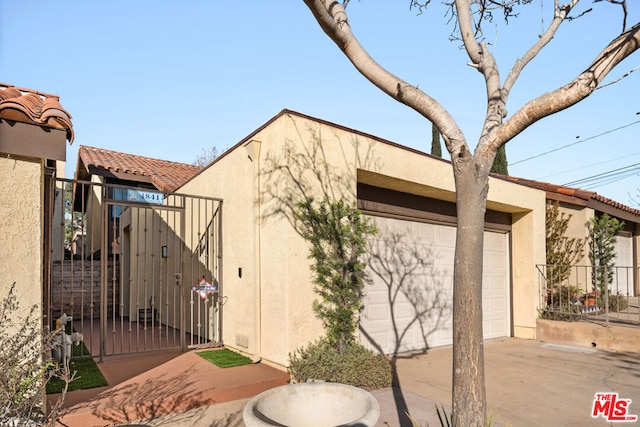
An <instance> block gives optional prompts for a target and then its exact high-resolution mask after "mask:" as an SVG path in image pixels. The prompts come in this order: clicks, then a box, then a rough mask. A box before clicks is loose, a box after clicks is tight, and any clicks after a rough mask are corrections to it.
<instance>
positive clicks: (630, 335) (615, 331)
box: [536, 319, 640, 353]
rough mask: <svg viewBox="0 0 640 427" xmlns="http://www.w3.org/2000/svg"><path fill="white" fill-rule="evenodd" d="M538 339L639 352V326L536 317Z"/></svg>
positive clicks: (601, 348) (602, 348)
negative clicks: (606, 324) (563, 320)
mask: <svg viewBox="0 0 640 427" xmlns="http://www.w3.org/2000/svg"><path fill="white" fill-rule="evenodd" d="M536 339H537V340H538V341H544V342H550V343H556V344H568V345H576V346H580V347H593V348H597V349H600V350H610V351H618V352H632V353H640V327H627V326H614V325H611V326H609V327H607V326H605V325H600V324H597V323H589V322H562V321H557V320H545V319H538V321H537V334H536Z"/></svg>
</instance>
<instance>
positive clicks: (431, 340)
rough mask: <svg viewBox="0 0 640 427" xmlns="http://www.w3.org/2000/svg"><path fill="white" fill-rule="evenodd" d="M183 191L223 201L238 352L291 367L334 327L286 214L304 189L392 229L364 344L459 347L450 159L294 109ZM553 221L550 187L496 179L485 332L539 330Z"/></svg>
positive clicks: (378, 239)
mask: <svg viewBox="0 0 640 427" xmlns="http://www.w3.org/2000/svg"><path fill="white" fill-rule="evenodd" d="M179 191H180V192H182V193H186V194H196V195H208V196H216V197H219V198H221V199H223V200H224V216H223V223H222V229H223V230H224V233H223V242H222V244H223V247H224V256H223V263H222V277H224V286H223V298H224V301H225V303H224V316H223V320H224V321H223V331H222V338H223V340H224V344H225V345H226V346H229V347H232V348H235V349H238V350H241V351H244V352H246V353H248V354H250V355H252V356H254V357H255V358H262V359H263V360H265V361H268V362H270V363H273V364H276V365H281V366H286V365H287V363H288V355H289V353H290V352H293V351H294V350H296V349H297V348H299V347H301V346H305V345H307V344H308V343H309V342H311V341H313V340H314V339H316V338H318V337H319V336H320V335H322V333H323V329H322V325H321V323H320V321H319V320H318V319H317V318H316V317H315V315H314V313H313V311H312V308H311V307H312V301H313V299H314V298H316V295H315V294H314V292H313V286H312V277H311V271H310V268H309V266H310V260H309V259H308V253H309V247H308V244H307V243H306V242H305V241H304V240H303V239H302V238H301V237H300V235H299V234H298V233H297V232H296V231H295V228H294V226H293V224H295V220H294V219H293V218H292V217H291V216H290V215H287V213H290V208H291V206H292V204H294V203H296V202H298V201H300V200H302V195H303V194H306V195H308V196H313V197H315V198H316V199H319V198H322V197H324V196H325V195H329V196H331V197H334V198H342V199H344V200H345V201H347V202H349V203H353V204H356V203H357V205H358V206H359V208H360V209H361V210H362V211H363V212H364V213H365V214H366V215H367V216H368V217H369V218H371V220H372V221H374V222H375V223H376V225H377V226H378V228H379V230H380V232H379V233H378V235H376V236H374V237H373V238H371V239H370V244H371V251H372V252H371V256H372V258H370V259H369V260H368V261H369V268H368V275H369V281H370V282H369V284H368V285H367V286H366V287H365V291H364V297H363V298H364V300H363V303H364V310H363V312H362V313H361V316H360V320H361V340H362V341H363V343H365V345H367V346H369V347H371V348H376V349H378V350H379V351H382V352H384V353H394V352H399V351H406V350H424V349H426V348H429V347H434V346H439V345H447V344H450V343H451V342H452V333H451V328H452V326H451V294H452V273H453V252H454V242H455V234H456V229H455V224H456V210H455V188H454V180H453V174H452V172H451V165H450V164H449V162H447V161H444V160H442V159H440V158H435V157H433V156H430V155H428V154H425V153H422V152H419V151H417V150H413V149H410V148H407V147H403V146H400V145H398V144H395V143H392V142H390V141H386V140H383V139H381V138H378V137H375V136H372V135H368V134H365V133H362V132H358V131H355V130H353V129H348V128H345V127H343V126H340V125H336V124H333V123H329V122H327V121H324V120H319V119H316V118H313V117H309V116H306V115H303V114H300V113H297V112H294V111H288V110H284V111H282V112H281V113H279V114H278V115H276V116H275V117H274V118H272V119H271V120H269V121H268V122H267V123H266V124H264V125H263V126H261V127H260V128H259V129H257V130H256V131H254V132H253V133H251V134H250V135H249V136H247V137H246V138H244V139H243V140H242V141H240V142H239V143H237V144H236V145H235V146H234V147H232V148H231V149H229V150H228V151H227V152H225V153H223V154H222V155H221V156H220V157H218V158H217V159H216V160H215V161H213V162H212V163H211V164H210V165H209V166H208V167H207V168H206V169H204V170H203V171H201V172H200V173H199V174H197V175H196V176H194V177H193V178H192V179H191V180H189V181H188V182H187V183H186V184H184V185H183V186H182V187H180V189H179ZM544 227H545V193H544V191H541V190H539V189H535V188H531V187H527V186H523V185H518V184H515V183H513V182H510V181H508V180H505V179H501V178H499V177H495V176H492V177H491V178H490V185H489V194H488V202H487V215H486V234H485V254H484V258H485V276H484V282H485V283H484V298H483V299H484V301H483V307H484V319H485V324H484V328H485V337H487V338H496V337H508V336H516V337H522V338H530V339H532V338H535V335H536V318H537V315H538V313H537V310H536V309H537V304H538V299H539V298H538V286H537V276H536V265H537V264H543V263H544V260H545V229H544ZM385 269H386V272H385ZM400 280H402V287H401V289H400V292H398V293H396V292H395V291H396V290H397V288H398V286H399V284H400ZM475 303H476V302H473V301H469V304H475ZM394 325H395V328H394ZM400 334H403V338H402V340H400V339H399V338H398V337H399V336H400Z"/></svg>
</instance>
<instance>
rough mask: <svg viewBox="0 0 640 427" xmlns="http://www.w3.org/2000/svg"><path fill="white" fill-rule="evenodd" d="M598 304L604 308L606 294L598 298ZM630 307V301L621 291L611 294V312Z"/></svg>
mask: <svg viewBox="0 0 640 427" xmlns="http://www.w3.org/2000/svg"><path fill="white" fill-rule="evenodd" d="M598 304H600V306H601V307H603V308H604V305H605V304H604V296H602V297H599V298H598ZM627 308H629V301H628V299H627V297H626V296H625V295H623V294H622V293H621V292H617V293H610V294H609V313H615V312H617V311H625V310H626V309H627Z"/></svg>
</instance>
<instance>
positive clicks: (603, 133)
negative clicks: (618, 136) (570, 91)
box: [509, 113, 640, 166]
mask: <svg viewBox="0 0 640 427" xmlns="http://www.w3.org/2000/svg"><path fill="white" fill-rule="evenodd" d="M636 114H640V113H636ZM637 123H640V120H636V121H635V122H631V123H629V124H626V125H624V126H620V127H617V128H615V129H611V130H608V131H606V132H602V133H600V134H598V135H594V136H590V137H589V138H585V139H582V140H580V141H577V142H572V143H571V144H567V145H563V146H562V147H558V148H554V149H553V150H550V151H545V152H544V153H540V154H536V155H535V156H531V157H527V158H526V159H522V160H518V161H517V162H513V163H509V166H513V165H517V164H518V163H523V162H526V161H529V160H533V159H537V158H538V157H542V156H546V155H547V154H551V153H555V152H556V151H560V150H563V149H565V148H568V147H572V146H574V145H578V144H582V143H583V142H587V141H589V140H591V139H595V138H599V137H601V136H604V135H608V134H610V133H613V132H616V131H619V130H621V129H624V128H628V127H629V126H633V125H635V124H637Z"/></svg>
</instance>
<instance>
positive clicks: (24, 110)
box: [0, 83, 75, 144]
mask: <svg viewBox="0 0 640 427" xmlns="http://www.w3.org/2000/svg"><path fill="white" fill-rule="evenodd" d="M7 91H8V94H9V95H10V96H2V94H6V93H7ZM5 109H7V110H14V111H18V112H19V113H21V114H22V115H24V117H25V120H24V122H25V123H29V124H35V125H38V126H46V127H52V128H60V129H64V130H65V131H66V134H67V140H69V144H73V140H74V138H75V134H74V130H73V124H72V122H71V120H72V118H73V117H72V116H71V114H69V112H68V111H66V110H65V109H64V108H63V107H62V105H61V104H60V97H59V96H58V95H53V94H49V93H44V92H40V91H36V90H33V89H25V88H20V87H17V86H14V85H10V84H7V83H0V117H2V111H3V110H5ZM14 119H15V118H11V120H14ZM17 121H18V120H17Z"/></svg>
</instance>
